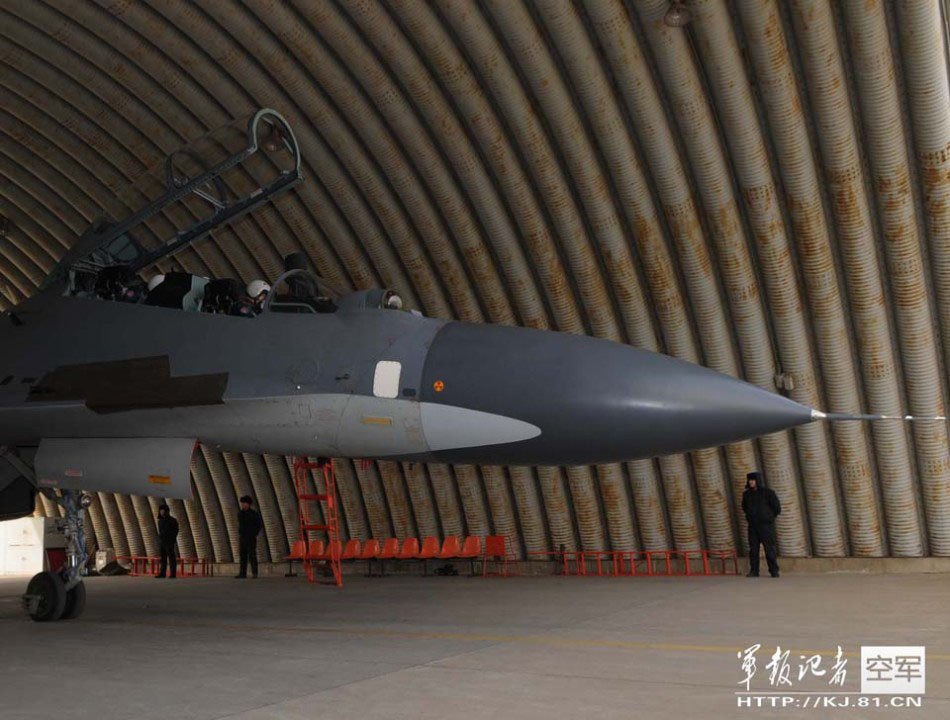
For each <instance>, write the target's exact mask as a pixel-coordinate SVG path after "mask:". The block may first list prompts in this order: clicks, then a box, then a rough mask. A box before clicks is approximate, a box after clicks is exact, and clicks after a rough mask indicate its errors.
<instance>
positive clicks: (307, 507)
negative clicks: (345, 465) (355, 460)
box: [294, 457, 343, 587]
mask: <svg viewBox="0 0 950 720" xmlns="http://www.w3.org/2000/svg"><path fill="white" fill-rule="evenodd" d="M308 470H321V471H322V473H323V487H324V492H322V493H321V492H317V493H312V492H309V491H308V488H307V471H308ZM294 486H295V488H296V491H297V515H298V520H299V523H300V539H301V540H304V541H306V542H307V555H306V558H305V559H304V561H303V564H304V567H305V568H306V570H307V581H308V582H316V578H317V567H318V565H320V564H322V566H323V569H325V570H328V571H329V572H327V573H326V574H327V575H328V576H329V575H330V574H331V573H332V576H333V580H332V581H327V582H328V584H329V583H330V582H332V584H335V585H336V586H337V587H342V586H343V575H342V572H341V570H340V556H341V554H342V552H341V548H340V544H341V543H340V521H339V518H338V514H337V500H336V476H335V474H334V471H333V461H332V460H329V459H326V458H322V459H319V460H317V461H316V462H313V461H311V460H309V459H308V458H305V457H299V458H297V459H296V460H295V461H294ZM316 489H317V490H319V489H320V488H319V487H317V488H316ZM316 502H320V503H322V504H323V522H322V523H319V522H314V519H315V518H314V513H315V509H314V505H313V503H316ZM311 531H323V532H326V534H327V546H326V548H325V549H323V550H322V551H320V552H317V553H314V552H311V547H312V546H313V543H311V542H310V541H309V538H310V532H311Z"/></svg>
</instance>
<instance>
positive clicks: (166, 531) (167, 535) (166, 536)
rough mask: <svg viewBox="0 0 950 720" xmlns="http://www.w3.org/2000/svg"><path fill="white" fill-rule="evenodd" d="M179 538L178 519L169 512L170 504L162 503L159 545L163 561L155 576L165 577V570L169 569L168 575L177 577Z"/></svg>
mask: <svg viewBox="0 0 950 720" xmlns="http://www.w3.org/2000/svg"><path fill="white" fill-rule="evenodd" d="M177 539H178V521H177V520H176V519H175V518H173V517H172V516H171V515H170V514H169V512H168V505H161V506H160V507H159V508H158V545H159V552H160V554H161V558H162V562H161V565H160V566H159V568H158V575H156V576H155V577H157V578H163V577H165V570H166V569H168V571H169V575H168V577H170V578H173V577H175V571H176V569H177V563H176V562H175V560H176V558H175V541H176V540H177Z"/></svg>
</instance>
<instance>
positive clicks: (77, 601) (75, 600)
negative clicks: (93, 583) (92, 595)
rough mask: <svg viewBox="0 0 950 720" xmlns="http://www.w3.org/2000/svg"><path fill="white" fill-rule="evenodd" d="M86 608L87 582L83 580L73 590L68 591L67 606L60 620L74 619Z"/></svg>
mask: <svg viewBox="0 0 950 720" xmlns="http://www.w3.org/2000/svg"><path fill="white" fill-rule="evenodd" d="M85 608H86V583H84V582H81V583H79V584H78V585H76V586H75V587H74V588H73V589H72V590H67V591H66V607H65V608H64V609H63V614H62V615H61V616H60V620H73V619H74V618H78V617H79V616H80V615H82V611H83V610H85Z"/></svg>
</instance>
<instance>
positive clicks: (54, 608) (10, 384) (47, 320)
mask: <svg viewBox="0 0 950 720" xmlns="http://www.w3.org/2000/svg"><path fill="white" fill-rule="evenodd" d="M263 126H266V128H263ZM262 128H263V129H262ZM264 130H266V131H267V132H269V133H270V134H271V135H273V134H274V133H277V136H278V139H279V140H280V144H281V145H282V147H284V148H285V149H286V150H287V152H289V154H290V155H291V156H292V159H294V163H292V164H293V168H291V169H289V170H284V171H281V172H280V173H279V174H278V175H277V177H276V179H275V180H274V182H273V183H271V184H270V185H267V186H265V187H264V188H263V190H262V191H258V192H256V193H254V194H252V195H249V196H246V197H243V198H236V199H235V198H232V199H231V200H229V201H224V200H222V198H224V197H225V195H226V193H225V192H224V190H222V189H221V188H218V191H216V192H217V194H212V193H210V192H209V191H208V188H209V187H213V185H214V178H215V177H217V174H220V172H221V168H220V167H219V166H215V167H212V168H210V169H208V170H207V171H206V172H203V173H198V174H192V175H187V176H185V177H180V176H179V175H177V174H176V172H175V171H174V170H169V172H168V173H167V175H168V178H169V179H170V180H169V182H168V184H167V185H166V188H165V192H164V194H163V195H162V196H161V197H160V198H158V199H156V200H155V201H153V203H152V204H150V205H149V206H147V207H146V208H145V209H144V210H143V211H142V212H140V213H138V214H137V216H135V217H132V218H131V219H130V220H129V221H127V222H119V223H105V224H100V225H99V226H98V227H96V228H94V231H93V232H91V233H90V235H89V236H88V237H86V238H84V239H83V240H82V241H81V242H80V244H79V246H78V247H77V249H76V250H74V251H72V252H70V253H69V254H68V255H67V256H66V257H65V258H64V260H63V261H62V262H61V263H60V264H59V266H58V267H57V268H56V270H55V271H54V272H53V273H52V275H51V279H50V281H49V282H48V283H47V284H46V285H45V286H44V288H43V290H42V291H41V292H40V293H38V294H37V295H35V296H33V297H32V298H30V299H29V300H27V301H25V302H24V303H22V304H21V305H19V306H17V307H16V308H14V309H13V310H12V311H10V312H8V313H6V315H5V317H2V318H0V446H2V451H0V456H2V457H3V458H5V459H6V460H7V464H8V466H9V470H8V472H6V474H2V473H0V518H3V517H7V518H8V517H14V516H18V515H23V514H27V513H30V512H32V511H33V503H34V501H35V493H36V492H37V491H41V492H44V493H47V494H48V495H49V496H50V497H51V498H55V499H56V501H57V502H61V503H62V504H63V505H64V506H65V508H66V518H67V536H68V538H67V539H68V545H69V547H68V550H69V562H68V563H67V565H66V566H65V567H64V568H62V569H61V570H59V571H57V572H52V573H41V574H40V575H37V576H36V577H35V578H34V579H33V580H32V581H31V583H30V587H29V589H28V592H27V594H26V596H25V600H24V602H25V604H26V606H27V610H28V611H29V612H30V614H31V616H32V617H33V618H34V619H37V620H51V619H57V617H58V616H61V615H63V613H64V609H63V608H64V602H65V603H66V607H67V608H72V607H74V606H75V605H76V604H77V602H78V603H79V604H81V601H78V600H77V599H76V596H77V594H81V593H83V592H84V590H82V585H81V580H82V570H83V568H84V566H85V564H86V560H87V557H86V551H85V543H84V542H83V537H82V512H83V507H84V504H85V503H86V502H88V501H86V500H84V496H83V495H82V494H81V493H82V491H108V492H119V493H132V494H139V495H151V496H158V497H165V498H169V497H172V498H186V497H189V496H190V492H191V483H190V477H189V471H190V463H191V457H192V453H193V452H194V450H195V448H196V446H197V444H199V443H200V444H204V445H205V446H207V447H210V448H213V449H216V450H229V451H235V452H255V453H263V452H269V453H281V454H286V455H298V456H322V457H338V458H362V459H381V460H382V459H385V460H397V461H434V462H440V463H473V464H497V465H574V464H595V463H609V462H614V461H623V460H632V459H637V458H647V457H653V456H657V455H665V454H670V453H679V452H684V451H688V450H693V449H697V448H705V447H713V446H719V445H724V444H728V443H732V442H736V441H739V440H743V439H747V438H752V437H756V436H759V435H763V434H767V433H772V432H775V431H778V430H783V429H787V428H791V427H794V426H797V425H801V424H803V423H808V422H811V421H813V420H816V419H822V418H823V417H825V416H824V415H823V414H822V413H820V412H818V411H816V410H814V409H812V408H809V407H806V406H804V405H801V404H799V403H796V402H794V401H792V400H789V399H788V398H786V397H783V396H780V395H777V394H775V393H772V392H768V391H766V390H763V389H761V388H759V387H756V386H754V385H751V384H748V383H746V382H743V381H741V380H738V379H736V378H733V377H728V376H726V375H723V374H720V373H717V372H714V371H712V370H709V369H707V368H704V367H700V366H697V365H692V364H689V363H686V362H682V361H679V360H676V359H673V358H671V357H668V356H665V355H660V354H657V353H653V352H648V351H645V350H641V349H638V348H634V347H630V346H627V345H623V344H619V343H615V342H608V341H605V340H599V339H595V338H591V337H585V336H575V335H569V334H564V333H558V332H547V331H539V330H532V329H526V328H518V327H503V326H497V325H475V324H469V323H463V322H454V321H448V320H443V319H435V318H429V317H424V316H423V315H421V314H420V313H418V312H414V311H408V310H405V309H403V303H402V301H401V299H400V297H399V295H398V294H397V293H396V292H394V291H392V290H386V289H373V290H362V291H358V292H351V293H346V294H343V293H339V292H337V291H335V290H334V289H333V288H331V287H329V285H328V284H327V283H326V282H325V281H324V280H322V279H321V278H320V277H318V276H317V275H315V274H314V273H312V272H311V271H310V270H309V269H308V268H307V266H306V262H305V261H303V260H301V258H299V257H296V258H293V257H292V258H290V259H289V261H288V267H287V270H286V272H285V273H284V274H283V275H281V276H280V277H279V278H277V279H276V281H275V282H273V284H272V286H271V287H270V289H269V291H267V293H266V296H264V297H263V301H262V303H261V306H260V308H258V310H259V312H254V313H251V314H250V315H248V316H244V315H241V314H233V313H232V312H231V310H232V306H233V303H234V302H237V301H238V298H236V297H235V295H236V294H237V293H236V292H235V291H234V288H233V282H232V283H229V282H228V281H227V280H225V279H219V280H214V281H209V280H206V279H202V278H195V277H193V276H190V275H186V274H184V273H177V274H176V273H167V274H166V275H165V278H164V282H162V283H161V284H160V285H158V286H157V287H155V288H153V290H152V292H151V293H148V294H144V293H143V292H142V291H141V282H142V281H141V280H139V279H137V277H138V274H139V273H141V272H143V271H144V270H145V269H146V268H148V267H153V266H154V264H155V263H156V262H157V261H159V260H161V259H162V258H165V257H167V256H169V255H171V254H173V253H175V252H177V251H179V250H181V249H182V248H184V247H186V246H188V245H189V244H191V243H192V242H194V241H195V240H196V239H197V238H199V237H201V236H202V235H204V234H206V233H207V232H208V230H209V229H211V228H213V227H217V226H218V225H220V224H221V223H222V222H225V221H228V220H230V219H233V217H235V216H237V215H238V214H240V213H241V212H248V211H250V210H251V209H253V207H254V206H255V205H256V204H260V202H263V201H265V200H267V199H270V198H272V197H273V196H274V195H275V194H276V193H277V192H280V191H283V190H285V189H287V188H288V187H290V186H292V184H293V183H295V182H298V181H299V180H300V174H299V151H298V150H297V148H296V141H295V140H294V138H293V133H292V132H291V130H290V128H289V126H288V125H287V124H286V122H285V121H284V120H283V118H281V117H280V116H279V115H278V114H277V113H275V112H274V111H271V110H262V111H260V112H259V113H257V114H256V115H255V116H254V118H252V120H251V121H250V124H249V126H248V138H249V140H248V147H247V149H246V150H245V152H246V153H247V156H250V155H251V154H253V153H255V152H257V151H259V150H260V148H261V146H262V144H263V143H262V142H261V139H260V138H261V135H262V133H263V132H264ZM231 160H233V158H229V159H228V160H227V162H231ZM227 162H224V161H222V164H227ZM235 164H236V163H232V164H231V165H229V166H228V167H234V166H235ZM202 188H204V189H203V190H202ZM196 191H197V192H199V195H200V196H201V197H205V198H206V199H207V197H212V198H217V200H216V201H215V202H214V203H212V205H213V207H214V212H213V214H212V216H211V217H210V218H209V219H207V220H205V221H201V222H198V223H197V224H196V225H195V226H194V227H192V228H191V229H190V230H189V231H187V232H184V233H179V234H177V235H176V236H175V237H174V238H173V239H172V240H171V241H169V242H167V243H165V244H163V245H160V246H159V247H157V248H152V249H147V248H145V247H144V246H143V243H142V242H140V241H137V240H135V239H134V238H133V237H132V228H133V226H136V225H141V223H142V222H143V219H144V218H147V217H151V216H153V215H154V214H155V213H156V212H158V209H157V208H158V207H159V206H162V207H164V205H162V204H163V203H165V204H166V205H167V202H168V199H169V198H170V197H172V196H176V198H175V199H176V200H177V199H180V198H181V197H182V196H184V195H185V194H187V193H189V192H191V193H194V192H196ZM2 465H3V464H2V463H0V466H2ZM57 490H58V491H59V492H58V493H57V492H55V491H57ZM64 594H65V597H66V600H65V601H64V600H63V597H64ZM65 612H66V614H67V616H71V615H70V610H69V609H67V610H66V611H65Z"/></svg>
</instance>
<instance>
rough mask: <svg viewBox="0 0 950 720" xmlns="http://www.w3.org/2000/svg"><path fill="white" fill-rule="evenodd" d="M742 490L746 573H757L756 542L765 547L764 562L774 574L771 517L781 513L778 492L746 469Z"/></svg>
mask: <svg viewBox="0 0 950 720" xmlns="http://www.w3.org/2000/svg"><path fill="white" fill-rule="evenodd" d="M745 478H746V479H745V492H744V493H742V511H743V512H744V513H745V519H746V521H747V522H748V523H749V574H748V575H747V576H746V577H758V576H759V545H760V544H761V545H764V546H765V561H766V562H767V563H768V566H769V574H770V575H771V576H772V577H776V578H777V577H778V560H777V559H776V552H775V517H776V516H777V515H778V514H779V513H780V512H782V505H781V503H779V501H778V495H776V494H775V492H774V491H772V490H771V489H770V488H767V487H765V482H764V481H763V479H762V473H760V472H750V473H749V474H748V475H746V476H745Z"/></svg>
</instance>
